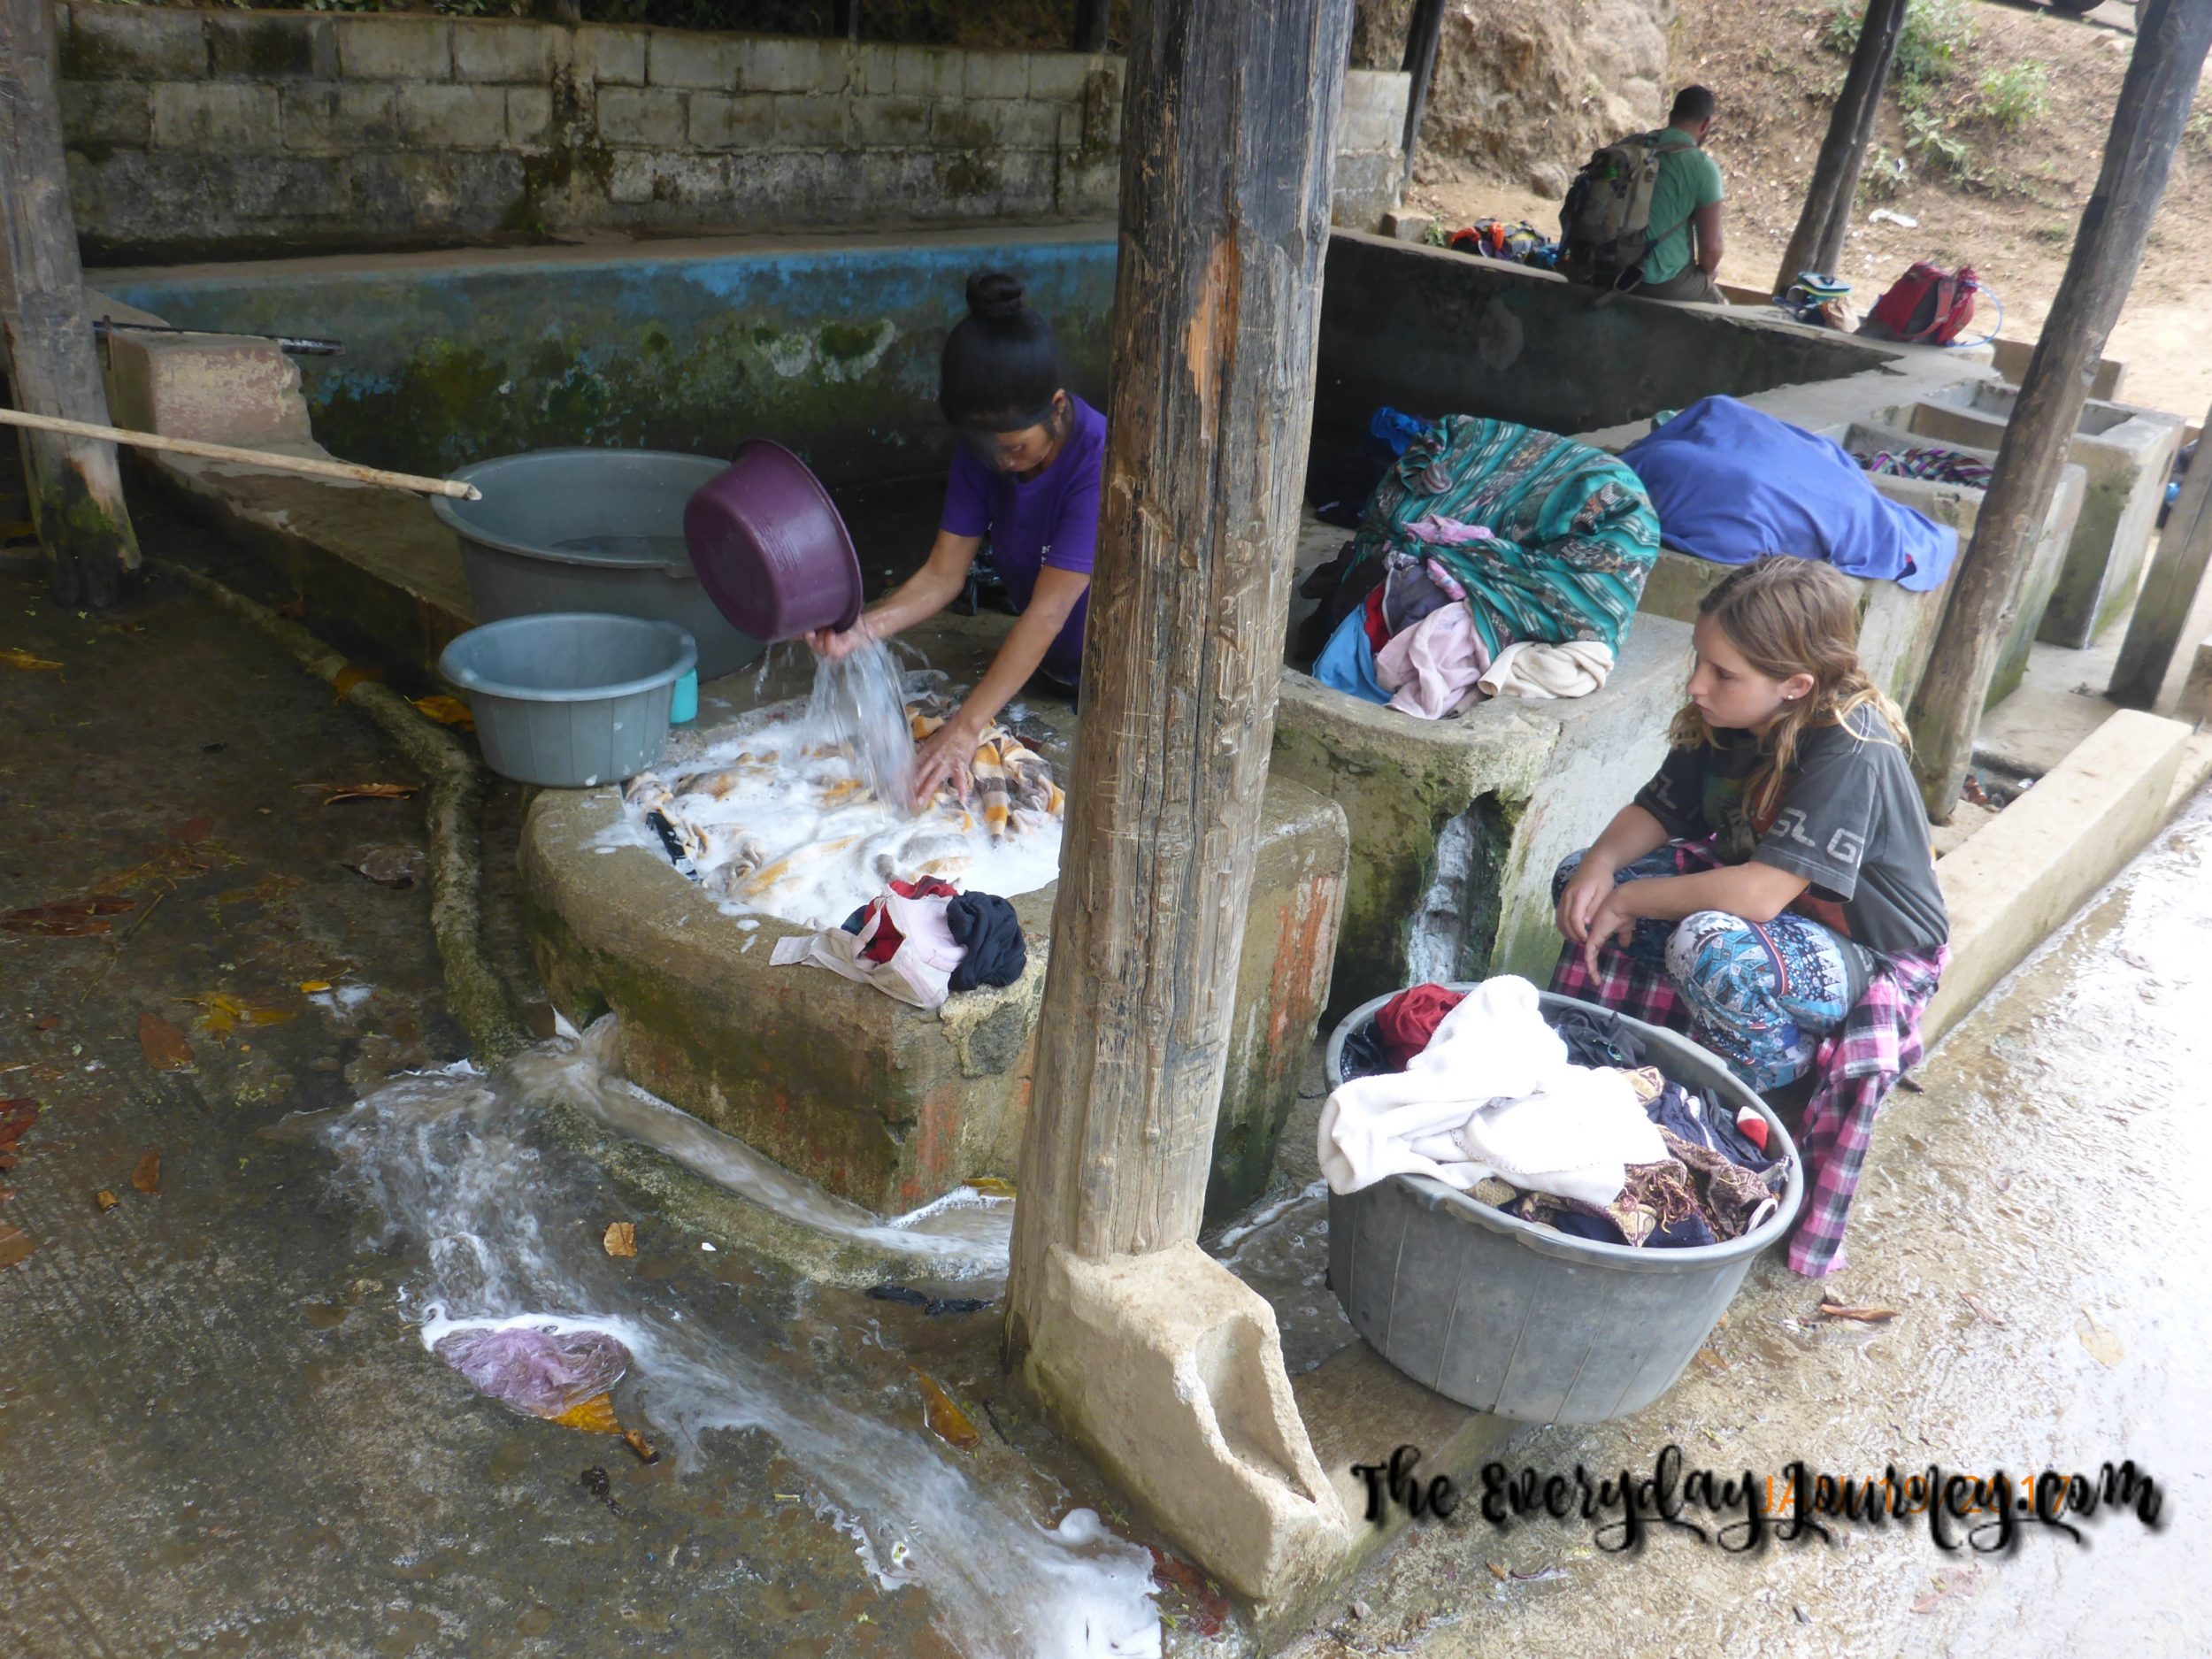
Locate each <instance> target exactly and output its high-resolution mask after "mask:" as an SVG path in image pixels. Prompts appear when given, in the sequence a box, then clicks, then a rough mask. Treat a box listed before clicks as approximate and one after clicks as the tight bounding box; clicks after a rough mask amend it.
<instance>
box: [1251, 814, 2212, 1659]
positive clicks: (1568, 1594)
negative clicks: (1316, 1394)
mask: <svg viewBox="0 0 2212 1659" xmlns="http://www.w3.org/2000/svg"><path fill="white" fill-rule="evenodd" d="M2208 864H2212V795H2200V796H2199V797H2198V798H2197V800H2196V802H2195V803H2193V806H2192V807H2191V809H2190V810H2188V811H2187V812H2186V813H2185V815H2184V816H2183V818H2181V819H2179V820H2178V821H2177V823H2176V824H2175V825H2173V826H2171V827H2170V829H2169V831H2168V832H2167V833H2166V834H2165V835H2164V836H2163V837H2162V839H2161V840H2160V841H2158V842H2156V843H2155V844H2154V846H2153V847H2152V848H2151V849H2149V850H2148V851H2147V852H2146V853H2145V854H2144V855H2143V856H2141V857H2139V858H2138V859H2137V860H2136V861H2135V863H2134V864H2131V866H2130V867H2129V869H2128V870H2127V872H2125V873H2124V875H2123V877H2122V878H2121V879H2119V880H2118V881H2117V882H2116V883H2115V884H2114V885H2113V887H2110V888H2109V889H2108V891H2107V892H2106V893H2105V894H2104V895H2102V896H2101V898H2100V899H2099V900H2098V901H2097V902H2094V903H2093V904H2092V905H2091V906H2090V907H2089V908H2088V909H2087V910H2085V913H2084V914H2083V915H2082V916H2080V917H2079V918H2077V919H2076V920H2075V922H2074V923H2073V925H2072V926H2070V927H2068V928H2067V929H2065V930H2064V931H2063V932H2062V933H2060V934H2059V935H2058V936H2057V937H2056V938H2055V939H2054V940H2053V941H2051V942H2050V943H2049V944H2048V945H2047V947H2046V949H2044V951H2043V952H2042V953H2041V954H2040V955H2039V956H2038V957H2036V958H2033V959H2032V960H2031V962H2030V963H2029V964H2026V965H2025V966H2024V968H2023V970H2022V971H2021V972H2019V973H2018V974H2017V975H2016V977H2015V978H2014V979H2012V980H2011V981H2010V982H2009V983H2008V985H2007V986H2005V987H2001V989H2000V991H1999V992H1998V994H1997V995H1994V996H1993V997H1992V998H1991V999H1990V1001H1988V1002H1985V1003H1984V1004H1983V1006H1982V1008H1981V1009H1980V1010H1978V1012H1977V1013H1976V1014H1975V1015H1974V1016H1973V1017H1972V1018H1970V1019H1969V1020H1967V1021H1966V1022H1965V1023H1963V1024H1962V1025H1961V1026H1960V1027H1959V1028H1958V1029H1957V1030H1956V1031H1955V1032H1954V1033H1952V1035H1951V1036H1950V1037H1949V1038H1948V1039H1947V1041H1945V1042H1944V1043H1943V1044H1942V1045H1941V1047H1940V1048H1939V1049H1938V1050H1937V1052H1936V1053H1935V1054H1934V1055H1933V1056H1932V1057H1931V1059H1930V1061H1929V1063H1928V1064H1926V1065H1925V1066H1924V1068H1923V1069H1922V1071H1920V1073H1919V1074H1918V1080H1919V1081H1920V1083H1921V1084H1922V1086H1923V1087H1924V1090H1925V1092H1924V1093H1923V1094H1898V1095H1896V1096H1894V1097H1893V1100H1892V1102H1891V1104H1890V1105H1889V1106H1888V1108H1887V1109H1886V1110H1885V1113H1884V1115H1883V1118H1882V1121H1881V1126H1880V1129H1879V1131H1878V1134H1877V1138H1876V1141H1875V1147H1874V1151H1873V1154H1872V1156H1871V1159H1870V1171H1869V1174H1868V1176H1867V1178H1866V1179H1865V1181H1864V1182H1863V1185H1862V1187H1861V1189H1860V1195H1859V1198H1858V1201H1857V1203H1856V1205H1855V1209H1854V1212H1853V1217H1852V1223H1851V1233H1850V1244H1849V1256H1850V1263H1851V1264H1850V1266H1849V1267H1848V1268H1847V1270H1846V1271H1844V1272H1843V1273H1841V1274H1839V1275H1838V1276H1837V1277H1835V1278H1832V1279H1827V1280H1824V1281H1821V1282H1820V1283H1819V1284H1817V1285H1816V1284H1814V1283H1812V1282H1810V1281H1807V1280H1804V1279H1797V1278H1795V1277H1793V1275H1791V1274H1790V1273H1788V1272H1787V1271H1786V1270H1785V1269H1783V1267H1782V1266H1781V1264H1780V1263H1779V1261H1778V1258H1777V1257H1776V1256H1772V1255H1770V1256H1768V1257H1766V1258H1765V1259H1764V1260H1763V1262H1762V1263H1760V1264H1759V1265H1758V1266H1756V1267H1755V1269H1754V1270H1753V1273H1752V1277H1751V1278H1750V1279H1748V1280H1747V1282H1746V1285H1745V1287H1744V1290H1743V1292H1742V1294H1740V1296H1739V1297H1738V1299H1737V1301H1736V1302H1735V1303H1734V1304H1733V1305H1732V1308H1731V1309H1730V1311H1729V1314H1728V1317H1727V1323H1726V1325H1725V1326H1724V1328H1723V1329H1722V1330H1720V1331H1718V1332H1717V1333H1715V1335H1714V1337H1713V1340H1711V1342H1710V1343H1709V1345H1708V1347H1707V1348H1705V1349H1704V1350H1703V1351H1702V1352H1701V1353H1700V1355H1699V1356H1697V1360H1696V1362H1695V1363H1694V1364H1693V1365H1692V1367H1691V1369H1690V1371H1689V1373H1688V1374H1687V1376H1686V1378H1685V1379H1684V1380H1683V1381H1682V1383H1681V1384H1679V1385H1678V1386H1677V1387H1676V1388H1675V1389H1674V1390H1673V1391H1672V1392H1671V1393H1670V1394H1667V1395H1666V1396H1665V1397H1664V1398H1663V1399H1662V1400H1661V1401H1660V1402H1659V1403H1658V1404H1657V1405H1656V1406H1655V1407H1653V1408H1652V1409H1650V1410H1648V1411H1647V1412H1646V1413H1644V1414H1643V1415H1642V1416H1640V1417H1636V1418H1633V1419H1632V1420H1630V1421H1628V1422H1625V1423H1622V1424H1617V1425H1603V1426H1600V1427H1595V1428H1552V1429H1545V1430H1541V1431H1540V1432H1535V1433H1533V1434H1532V1435H1531V1436H1529V1437H1528V1438H1527V1439H1525V1440H1524V1441H1523V1442H1522V1443H1521V1444H1519V1445H1517V1446H1516V1447H1515V1448H1512V1450H1511V1451H1510V1452H1509V1455H1508V1458H1507V1462H1508V1463H1509V1465H1510V1466H1511V1468H1512V1469H1513V1470H1514V1471H1519V1470H1520V1469H1522V1468H1524V1467H1527V1468H1533V1469H1535V1470H1537V1471H1540V1472H1541V1473H1545V1474H1548V1473H1551V1472H1554V1471H1558V1472H1570V1471H1572V1469H1573V1468H1574V1466H1575V1465H1577V1464H1581V1465H1583V1466H1584V1467H1586V1469H1587V1470H1589V1471H1590V1472H1591V1474H1592V1476H1593V1478H1594V1479H1595V1478H1598V1477H1600V1476H1601V1475H1606V1474H1617V1473H1618V1471H1621V1470H1623V1469H1626V1470H1628V1471H1632V1474H1633V1475H1634V1476H1635V1477H1636V1478H1638V1479H1641V1478H1643V1477H1644V1476H1647V1475H1649V1474H1650V1473H1652V1471H1653V1470H1654V1467H1655V1460H1656V1459H1657V1458H1658V1456H1659V1455H1660V1454H1661V1452H1662V1451H1663V1448H1666V1447H1667V1446H1668V1445H1670V1444H1674V1445H1678V1446H1679V1447H1680V1448H1682V1455H1683V1461H1684V1465H1685V1467H1686V1469H1688V1470H1697V1469H1709V1470H1711V1471H1715V1472H1716V1474H1717V1475H1720V1476H1724V1477H1725V1476H1729V1475H1740V1474H1741V1473H1742V1472H1743V1471H1746V1470H1749V1471H1753V1472H1754V1473H1755V1475H1756V1476H1758V1477H1759V1478H1760V1479H1761V1480H1762V1481H1763V1479H1764V1477H1765V1476H1767V1475H1768V1474H1770V1473H1771V1474H1772V1475H1774V1476H1775V1478H1776V1483H1777V1487H1776V1491H1777V1501H1778V1502H1779V1501H1780V1500H1781V1498H1782V1496H1783V1494H1784V1492H1785V1490H1786V1486H1785V1483H1784V1477H1783V1471H1784V1470H1785V1469H1786V1466H1787V1465H1789V1464H1790V1463H1792V1462H1793V1461H1795V1460H1800V1459H1801V1460H1802V1461H1803V1463H1805V1465H1806V1466H1807V1468H1808V1469H1809V1470H1813V1471H1824V1472H1828V1473H1831V1474H1836V1475H1843V1476H1848V1477H1850V1478H1852V1479H1855V1480H1860V1479H1866V1478H1867V1477H1873V1478H1875V1479H1880V1477H1881V1476H1882V1475H1883V1473H1884V1471H1885V1470H1886V1467H1887V1466H1889V1465H1892V1464H1894V1465H1895V1466H1896V1468H1897V1469H1898V1471H1900V1472H1901V1473H1913V1472H1918V1471H1924V1470H1925V1468H1926V1467H1927V1466H1928V1465H1929V1464H1937V1465H1939V1466H1940V1467H1941V1468H1942V1469H1943V1470H1944V1471H1946V1472H1947V1473H1948V1472H1953V1471H1965V1472H1970V1473H1975V1474H1981V1475H1988V1474H1990V1473H1992V1472H1994V1471H2005V1472H2007V1473H2009V1474H2011V1475H2013V1476H2015V1477H2021V1476H2032V1475H2033V1474H2035V1473H2037V1472H2039V1471H2043V1470H2045V1469H2047V1468H2055V1469H2057V1470H2059V1471H2068V1472H2071V1471H2083V1472H2085V1473H2088V1474H2090V1475H2092V1476H2094V1475H2095V1474H2096V1473H2097V1472H2098V1471H2100V1470H2101V1468H2102V1466H2103V1465H2104V1464H2105V1463H2107V1462H2111V1463H2119V1462H2121V1461H2122V1460H2124V1459H2129V1458H2132V1459H2133V1460H2134V1462H2135V1464H2136V1467H2137V1468H2138V1470H2139V1471H2143V1472H2145V1473H2147V1474H2148V1475H2149V1476H2151V1477H2152V1478H2153V1479H2154V1480H2155V1481H2156V1483H2157V1485H2158V1486H2159V1488H2160V1490H2161V1493H2162V1496H2163V1516H2162V1525H2161V1527H2160V1528H2159V1529H2158V1530H2149V1529H2147V1528H2146V1527H2145V1526H2143V1525H2141V1524H2140V1523H2139V1520H2138V1519H2137V1517H2136V1516H2135V1514H2134V1513H2132V1512H2130V1511H2127V1510H2124V1509H2118V1508H2114V1509H2108V1510H2105V1511H2103V1512H2101V1513H2099V1514H2098V1515H2096V1516H2095V1517H2091V1518H2087V1519H2077V1520H2076V1522H2075V1524H2076V1525H2079V1527H2080V1529H2081V1541H2080V1542H2078V1543H2077V1542H2075V1541H2073V1540H2070V1539H2069V1538H2067V1537H2065V1536H2064V1535H2063V1534H2062V1533H2060V1532H2055V1531H2054V1530H2051V1529H2048V1528H2043V1527H2039V1526H2035V1525H2026V1526H2024V1527H2022V1528H2021V1529H2020V1536H2019V1537H2018V1539H2017V1542H2016V1545H2015V1547H2014V1548H2012V1549H2011V1550H2010V1551H2009V1552H2008V1553H2002V1554H1994V1553H1993V1554H1989V1555H1978V1554H1977V1553H1975V1551H1974V1550H1973V1549H1972V1548H1959V1549H1956V1550H1954V1551H1948V1552H1947V1551H1946V1550H1944V1549H1942V1548H1939V1547H1938V1545H1937V1543H1936V1542H1935V1541H1934V1540H1933V1539H1932V1534H1931V1530H1930V1526H1929V1524H1928V1523H1927V1522H1926V1521H1925V1520H1924V1519H1915V1520H1905V1521H1900V1522H1895V1523H1892V1524H1890V1525H1885V1526H1882V1527H1879V1528H1876V1527H1869V1526H1855V1525H1849V1524H1848V1523H1832V1524H1831V1525H1832V1534H1833V1536H1832V1541H1830V1542H1826V1543H1822V1542H1818V1541H1803V1542H1797V1543H1777V1542H1770V1543H1769V1544H1768V1546H1767V1547H1766V1548H1765V1549H1764V1550H1763V1552H1759V1553H1755V1554H1748V1555H1741V1554H1739V1555H1732V1554H1729V1553H1727V1552H1725V1551H1724V1550H1723V1549H1722V1548H1718V1547H1717V1545H1716V1544H1713V1543H1703V1542H1699V1541H1697V1540H1694V1539H1692V1538H1691V1537H1689V1536H1688V1535H1687V1534H1684V1533H1678V1532H1670V1531H1669V1530H1668V1529H1665V1528H1658V1529H1655V1532H1656V1533H1657V1534H1659V1535H1655V1536H1653V1537H1652V1538H1651V1539H1650V1541H1649V1542H1648V1543H1647V1546H1646V1547H1645V1548H1643V1549H1642V1550H1641V1552H1640V1553H1637V1554H1627V1553H1618V1554H1608V1553H1606V1552H1605V1551H1603V1550H1601V1549H1600V1548H1596V1547H1595V1546H1596V1542H1597V1538H1596V1534H1597V1530H1598V1528H1599V1527H1601V1526H1603V1525H1606V1524H1607V1522H1608V1521H1610V1522H1612V1523H1614V1524H1615V1525H1617V1522H1618V1519H1619V1517H1618V1513H1617V1511H1616V1512H1614V1513H1613V1514H1611V1515H1609V1516H1608V1517H1603V1518H1601V1520H1599V1521H1597V1522H1593V1523H1586V1522H1584V1521H1582V1520H1580V1519H1578V1518H1577V1519H1572V1520H1568V1521H1563V1522H1560V1521H1554V1520H1551V1519H1549V1518H1548V1517H1538V1518H1535V1519H1533V1520H1530V1521H1525V1522H1520V1523H1517V1524H1516V1525H1513V1526H1511V1527H1510V1528H1509V1529H1505V1530H1502V1529H1500V1528H1498V1527H1495V1526H1494V1525H1491V1524H1490V1523H1488V1522H1487V1521H1486V1520H1485V1519H1483V1518H1482V1517H1480V1516H1479V1514H1477V1513H1475V1509H1476V1508H1477V1506H1478V1505H1479V1502H1480V1496H1481V1494H1480V1492H1479V1489H1476V1490H1475V1492H1474V1495H1473V1497H1472V1498H1471V1501H1470V1502H1469V1504H1468V1508H1467V1509H1465V1510H1463V1511H1462V1512H1460V1513H1459V1514H1457V1515H1456V1516H1455V1517H1454V1518H1453V1519H1452V1520H1451V1521H1449V1522H1448V1523H1444V1524H1441V1525H1438V1524H1433V1523H1430V1524H1424V1525H1421V1526H1419V1527H1417V1529H1416V1530H1415V1532H1413V1533H1412V1535H1411V1536H1410V1537H1409V1539H1408V1540H1406V1541H1405V1542H1404V1543H1403V1544H1402V1546H1401V1548H1399V1549H1398V1550H1397V1551H1396V1552H1395V1554H1394V1555H1392V1556H1391V1557H1389V1558H1388V1559H1387V1560H1386V1563H1384V1565H1383V1566H1382V1567H1381V1569H1380V1570H1379V1571H1377V1572H1376V1573H1374V1574H1373V1575H1371V1577H1370V1578H1369V1579H1368V1580H1367V1581H1365V1582H1364V1583H1363V1584H1361V1585H1360V1586H1357V1587H1356V1589H1355V1590H1354V1591H1353V1593H1352V1596H1351V1598H1350V1601H1356V1602H1357V1603H1358V1604H1359V1607H1360V1610H1361V1616H1355V1615H1354V1612H1353V1609H1352V1608H1351V1606H1350V1605H1349V1603H1348V1604H1347V1606H1346V1607H1345V1608H1344V1609H1341V1610H1340V1614H1339V1616H1338V1617H1334V1618H1333V1619H1332V1620H1331V1621H1329V1622H1328V1624H1327V1625H1326V1628H1325V1630H1323V1631H1321V1632H1317V1634H1315V1635H1314V1636H1313V1637H1311V1638H1310V1640H1307V1641H1305V1642H1304V1643H1302V1644H1301V1645H1300V1646H1299V1647H1297V1648H1296V1650H1295V1651H1296V1652H1297V1654H1298V1655H1300V1659H1331V1656H1333V1655H1339V1654H1350V1653H1358V1654H1381V1653H1389V1654H1417V1655H1425V1659H1448V1656H1450V1655H1514V1656H1515V1659H1521V1656H1522V1655H1532V1654H1555V1653H1570V1652H1578V1653H1605V1654H1617V1655H1638V1656H1644V1655H1649V1656H1650V1659H1658V1656H1660V1655H1675V1654H1683V1655H1724V1654H1725V1655H1733V1654H1750V1653H1758V1654H1763V1655H1780V1654H1788V1655H1829V1654H1884V1655H1887V1654H1901V1655H1922V1654H1929V1655H1934V1654H1953V1653H1966V1652H1981V1651H1987V1650H1989V1649H1991V1648H1992V1647H1995V1646H1998V1645H2001V1646H2003V1647H2007V1648H2008V1649H2010V1650H2012V1651H2016V1652H2025V1653H2033V1654H2059V1653H2067V1652H2089V1651H2098V1650H2104V1651H2114V1652H2122V1653H2126V1654H2130V1655H2175V1656H2176V1659H2180V1656H2181V1655H2203V1654H2205V1653H2208V1652H2212V1586H2208V1580H2207V1578H2206V1575H2205V1573H2204V1571H2203V1569H2202V1566H2201V1562H2200V1536H2199V1535H2200V1529H2201V1528H2202V1527H2203V1526H2204V1525H2205V1524H2206V1520H2207V1517H2208V1515H2212V1345H2208V1342H2207V1340H2206V1339H2207V1314H2206V1305H2207V1304H2206V1302H2205V1296H2204V1287H2203V1275H2204V1263H2205V1261H2206V1259H2207V1255H2208V1252H2207V1247H2206V1217H2207V1210H2206V1206H2205V1202H2204V1196H2203V1193H2204V1179H2203V1177H2204V1171H2205V1169H2206V1168H2207V1163H2208V1158H2212V1120H2208V1118H2207V1116H2206V1110H2205V1108H2206V1105H2207V1102H2208V1088H2207V1084H2206V1079H2207V1078H2208V1076H2212V1018H2208V1017H2212V971H2208V965H2207V964H2208V961H2212V884H2208V879H2207V868H2208ZM1824 1295H1825V1296H1826V1297H1828V1298H1830V1299H1832V1300H1833V1301H1836V1302H1841V1303H1845V1304H1848V1305H1853V1306H1859V1307H1887V1308H1891V1309H1894V1310H1896V1314H1895V1317H1893V1318H1891V1319H1888V1320H1886V1321H1884V1322H1881V1323H1878V1324H1862V1323H1857V1322H1854V1321H1851V1320H1848V1319H1839V1318H1829V1317H1823V1316H1822V1315H1821V1314H1820V1313H1819V1311H1818V1309H1819V1304H1820V1302H1821V1301H1822V1299H1823V1296H1824ZM1686 1518H1701V1519H1702V1520H1703V1521H1704V1523H1705V1525H1706V1527H1707V1530H1708V1532H1717V1528H1718V1527H1719V1526H1721V1525H1726V1524H1728V1523H1730V1522H1734V1523H1738V1524H1740V1523H1741V1521H1742V1520H1743V1518H1744V1517H1743V1515H1742V1513H1741V1512H1740V1511H1739V1512H1736V1513H1733V1514H1732V1515H1730V1516H1727V1517H1720V1518H1719V1519H1716V1518H1715V1517H1710V1516H1706V1517H1689V1516H1688V1515H1687V1512H1686ZM1987 1518H1988V1517H1974V1519H1973V1520H1972V1521H1970V1523H1969V1524H1968V1525H1981V1524H1982V1523H1983V1522H1984V1521H1985V1520H1986V1519H1987ZM1964 1530H1965V1529H1964V1528H1962V1527H1958V1526H1953V1527H1951V1528H1950V1529H1949V1532H1950V1534H1951V1535H1952V1536H1953V1537H1954V1538H1956V1537H1957V1536H1958V1534H1959V1533H1961V1532H1963V1531H1964ZM1738 1536H1740V1534H1738ZM1617 1540H1618V1533H1617V1532H1615V1533H1614V1534H1612V1535H1611V1537H1610V1538H1609V1540H1608V1541H1609V1542H1610V1541H1617ZM1985 1541H1989V1542H1995V1541H1997V1540H1996V1536H1995V1534H1993V1533H1992V1534H1989V1535H1988V1536H1987V1538H1986V1540H1985ZM1515 1574H1526V1575H1543V1574H1554V1575H1555V1576H1548V1577H1535V1578H1516V1577H1512V1576H1510V1575H1515ZM1502 1575H1505V1576H1502Z"/></svg>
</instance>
